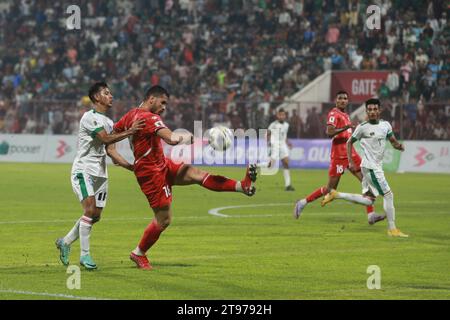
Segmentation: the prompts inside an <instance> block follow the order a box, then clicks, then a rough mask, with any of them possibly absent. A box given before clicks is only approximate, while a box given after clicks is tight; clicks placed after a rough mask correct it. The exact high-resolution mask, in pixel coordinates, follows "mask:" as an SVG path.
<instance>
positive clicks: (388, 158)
mask: <svg viewBox="0 0 450 320" xmlns="http://www.w3.org/2000/svg"><path fill="white" fill-rule="evenodd" d="M354 146H355V149H356V151H357V152H358V153H359V155H361V157H362V154H363V152H362V150H361V146H360V145H359V141H358V142H356V143H355V144H354ZM400 157H401V152H400V151H398V150H395V149H394V148H393V147H392V145H391V143H390V142H389V141H387V142H386V150H385V151H384V158H383V170H384V171H387V172H396V171H397V170H398V167H399V164H400Z"/></svg>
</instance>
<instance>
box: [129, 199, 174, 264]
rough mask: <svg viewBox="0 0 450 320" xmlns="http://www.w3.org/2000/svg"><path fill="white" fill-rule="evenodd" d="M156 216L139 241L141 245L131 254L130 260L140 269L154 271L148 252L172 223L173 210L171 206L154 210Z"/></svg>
mask: <svg viewBox="0 0 450 320" xmlns="http://www.w3.org/2000/svg"><path fill="white" fill-rule="evenodd" d="M152 209H153V212H154V214H155V219H153V220H152V222H151V223H150V224H149V225H148V226H147V228H145V230H144V234H143V235H142V237H141V240H140V241H139V244H138V245H137V246H136V248H135V249H134V250H133V251H132V252H131V254H130V259H131V261H133V262H134V263H136V266H137V267H138V268H139V269H144V270H151V269H153V267H152V265H151V264H150V261H149V260H148V258H147V251H148V250H149V249H150V248H151V247H152V246H153V245H154V244H155V243H156V241H158V239H159V236H160V235H161V233H162V232H163V231H164V230H165V229H167V227H168V226H169V225H170V223H171V221H172V210H171V207H170V205H169V206H165V207H162V208H152Z"/></svg>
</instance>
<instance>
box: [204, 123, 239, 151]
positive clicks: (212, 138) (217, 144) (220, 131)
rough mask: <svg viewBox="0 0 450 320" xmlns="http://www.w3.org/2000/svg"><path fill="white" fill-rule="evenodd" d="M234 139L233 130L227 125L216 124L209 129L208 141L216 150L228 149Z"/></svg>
mask: <svg viewBox="0 0 450 320" xmlns="http://www.w3.org/2000/svg"><path fill="white" fill-rule="evenodd" d="M233 141H234V135H233V132H232V131H231V130H230V129H228V128H227V127H225V126H221V125H219V126H216V127H214V128H211V129H209V134H208V143H209V145H210V146H211V147H212V148H213V149H214V150H216V151H225V150H227V149H228V148H229V147H230V146H231V145H232V144H233Z"/></svg>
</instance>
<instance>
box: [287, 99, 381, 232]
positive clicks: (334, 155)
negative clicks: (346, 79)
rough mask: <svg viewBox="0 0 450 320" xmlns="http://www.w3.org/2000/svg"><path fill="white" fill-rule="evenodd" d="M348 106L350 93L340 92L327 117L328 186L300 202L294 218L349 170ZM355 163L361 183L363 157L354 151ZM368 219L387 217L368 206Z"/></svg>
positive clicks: (296, 205)
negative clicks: (328, 142)
mask: <svg viewBox="0 0 450 320" xmlns="http://www.w3.org/2000/svg"><path fill="white" fill-rule="evenodd" d="M347 105H348V93H347V92H345V91H339V92H338V93H337V94H336V106H335V107H334V108H333V109H331V110H330V112H329V113H328V117H327V129H326V130H327V131H326V133H327V135H328V137H330V138H332V142H331V161H330V167H329V170H328V184H327V185H326V186H323V187H320V188H318V189H317V190H315V191H314V192H313V193H311V194H310V195H308V196H307V197H306V198H304V199H301V200H298V201H297V203H296V204H295V208H294V218H296V219H298V218H299V217H300V215H301V213H302V211H303V209H304V208H305V207H306V206H307V204H308V203H310V202H312V201H314V200H316V199H318V198H320V197H321V196H323V195H326V194H327V193H329V192H330V191H331V190H332V189H334V190H335V189H337V186H338V185H339V180H340V179H341V176H342V175H343V174H344V171H345V169H349V162H348V158H347V149H346V146H347V140H348V139H349V138H350V137H351V135H352V131H353V125H352V123H351V121H350V116H349V115H348V114H347V113H346V112H345V109H346V107H347ZM352 158H353V162H354V163H355V165H356V168H355V169H354V170H350V169H349V170H350V172H351V173H352V174H353V175H354V176H355V177H356V178H357V179H358V180H359V181H360V182H361V181H362V174H361V168H360V164H361V157H360V156H359V154H358V153H357V152H356V151H355V149H354V148H353V149H352ZM366 208H367V219H368V222H369V224H374V223H376V222H378V221H381V220H384V219H385V218H386V216H384V215H378V214H376V213H375V212H374V209H373V206H367V207H366Z"/></svg>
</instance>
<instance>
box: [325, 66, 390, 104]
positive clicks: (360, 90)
mask: <svg viewBox="0 0 450 320" xmlns="http://www.w3.org/2000/svg"><path fill="white" fill-rule="evenodd" d="M388 75H389V71H341V72H339V71H337V72H336V71H333V73H332V75H331V97H333V99H334V97H335V95H336V93H337V92H338V91H341V90H343V91H347V92H348V94H349V100H350V102H357V103H362V102H364V101H366V100H368V99H370V98H372V97H374V96H376V95H377V91H378V89H379V88H380V86H381V84H382V83H383V82H386V79H387V77H388Z"/></svg>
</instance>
